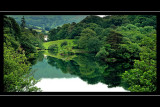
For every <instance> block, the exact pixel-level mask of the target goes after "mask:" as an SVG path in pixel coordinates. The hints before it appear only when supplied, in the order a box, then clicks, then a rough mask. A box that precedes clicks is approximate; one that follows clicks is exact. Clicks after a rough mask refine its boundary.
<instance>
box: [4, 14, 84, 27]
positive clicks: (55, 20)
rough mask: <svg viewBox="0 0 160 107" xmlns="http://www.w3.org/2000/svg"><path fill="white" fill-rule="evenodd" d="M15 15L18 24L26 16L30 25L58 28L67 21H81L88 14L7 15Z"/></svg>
mask: <svg viewBox="0 0 160 107" xmlns="http://www.w3.org/2000/svg"><path fill="white" fill-rule="evenodd" d="M7 16H10V17H13V18H14V19H15V20H16V21H17V23H18V24H20V23H21V18H22V17H23V16H24V18H25V20H26V24H27V25H28V26H37V27H41V28H43V29H45V28H46V29H51V28H56V27H58V26H62V25H63V24H65V23H72V22H76V23H78V22H80V21H81V20H83V19H84V18H85V17H86V16H87V15H7Z"/></svg>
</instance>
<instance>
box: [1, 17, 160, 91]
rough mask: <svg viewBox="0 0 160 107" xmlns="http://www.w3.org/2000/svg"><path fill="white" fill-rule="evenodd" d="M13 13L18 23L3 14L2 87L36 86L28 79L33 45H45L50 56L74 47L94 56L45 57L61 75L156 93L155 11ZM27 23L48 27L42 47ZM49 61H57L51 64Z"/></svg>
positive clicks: (63, 53)
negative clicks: (49, 13) (59, 70)
mask: <svg viewBox="0 0 160 107" xmlns="http://www.w3.org/2000/svg"><path fill="white" fill-rule="evenodd" d="M13 17H15V19H16V20H19V21H20V22H19V21H18V23H19V24H20V23H21V24H20V25H21V26H19V25H18V24H17V23H16V21H15V20H14V19H13V18H11V17H6V16H4V84H5V89H4V90H5V91H24V90H25V91H26V90H27V91H37V90H38V89H37V88H36V87H33V84H34V83H35V80H34V79H33V78H27V75H28V74H29V72H30V70H29V67H30V64H33V63H35V62H34V59H35V57H36V52H37V49H38V48H40V49H44V48H45V49H49V51H48V52H50V53H52V54H55V52H59V53H60V55H61V56H65V55H70V54H67V53H69V52H73V50H74V52H73V53H76V52H77V50H83V53H91V54H92V55H93V57H91V56H87V55H79V56H78V57H76V58H72V60H70V61H67V62H63V61H62V60H58V59H55V58H52V57H48V60H49V63H50V64H51V65H54V66H55V64H56V66H57V68H61V69H62V71H63V72H64V73H71V74H74V75H78V76H79V77H80V78H81V79H83V80H84V81H87V82H88V83H90V84H95V83H98V82H102V83H105V84H107V85H108V86H109V87H114V86H119V85H121V86H124V87H125V88H127V89H128V90H130V91H131V92H154V91H156V88H157V86H156V85H157V78H156V77H157V74H156V70H157V69H156V66H157V65H156V60H157V57H156V48H157V47H156V35H157V34H156V33H157V32H156V16H155V15H108V16H105V17H103V18H101V17H99V16H95V15H90V16H87V17H86V16H85V15H84V16H83V15H82V16H80V15H75V16H70V15H67V16H63V15H61V16H56V15H54V16H46V15H44V16H25V18H24V17H23V18H22V17H21V18H22V19H21V20H20V19H19V16H16V15H15V16H13ZM84 17H86V18H84ZM77 18H78V19H77ZM83 18H84V19H83ZM82 19H83V20H82ZM80 20H81V21H80ZM29 23H30V26H31V25H33V26H40V27H42V28H44V29H45V30H49V33H48V39H49V41H50V42H46V43H44V47H43V46H42V43H43V37H44V35H43V33H37V32H36V31H35V30H33V29H32V28H29V29H28V28H27V24H29ZM37 23H38V24H37ZM64 23H65V24H64ZM69 41H70V42H69ZM73 41H74V43H73ZM76 49H77V50H76ZM75 50H76V51H75ZM48 54H49V53H48ZM41 57H42V56H41ZM90 57H91V58H90ZM39 60H42V58H40V59H39ZM54 61H55V62H56V63H52V62H54ZM11 69H12V70H11ZM117 69H119V71H117ZM15 74H16V75H15ZM31 81H32V82H31ZM26 87H27V88H29V89H27V88H26Z"/></svg>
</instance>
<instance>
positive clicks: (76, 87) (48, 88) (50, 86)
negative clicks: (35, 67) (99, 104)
mask: <svg viewBox="0 0 160 107" xmlns="http://www.w3.org/2000/svg"><path fill="white" fill-rule="evenodd" d="M36 86H37V87H39V88H41V90H42V92H127V91H126V90H124V89H123V88H122V87H114V88H108V87H107V85H106V84H103V83H98V84H94V85H91V84H87V82H85V81H83V80H81V79H80V78H78V77H77V78H69V79H67V78H61V79H60V78H54V79H46V78H42V79H41V81H40V82H38V83H37V84H36Z"/></svg>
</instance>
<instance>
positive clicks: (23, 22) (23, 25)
mask: <svg viewBox="0 0 160 107" xmlns="http://www.w3.org/2000/svg"><path fill="white" fill-rule="evenodd" d="M25 26H26V21H25V18H24V16H23V17H22V19H21V27H22V28H23V29H24V27H25Z"/></svg>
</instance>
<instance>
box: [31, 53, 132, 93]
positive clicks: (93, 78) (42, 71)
mask: <svg viewBox="0 0 160 107" xmlns="http://www.w3.org/2000/svg"><path fill="white" fill-rule="evenodd" d="M41 54H42V55H43V54H44V53H43V52H41ZM41 54H40V53H39V56H40V57H42V55H41ZM94 56H95V55H92V54H79V55H76V57H74V58H72V59H70V60H62V59H61V58H55V57H51V56H43V60H42V58H40V59H41V60H37V62H36V64H34V65H33V66H32V70H35V69H37V71H36V72H35V73H34V74H33V76H34V78H35V79H37V80H41V81H40V82H39V83H37V86H38V87H40V88H41V89H42V90H43V91H107V92H108V91H114V92H117V91H118V92H122V91H127V90H126V89H127V88H128V86H127V84H125V83H124V82H123V81H122V79H121V76H120V75H121V73H123V72H124V71H125V70H126V69H128V68H129V65H128V63H124V62H123V63H108V64H107V63H104V62H103V61H99V60H98V59H96V58H95V57H94ZM126 65H128V66H127V67H126ZM122 87H123V88H122Z"/></svg>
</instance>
